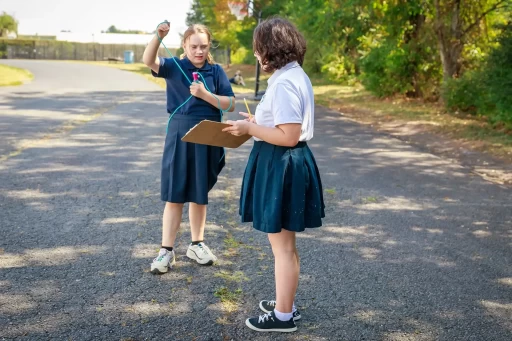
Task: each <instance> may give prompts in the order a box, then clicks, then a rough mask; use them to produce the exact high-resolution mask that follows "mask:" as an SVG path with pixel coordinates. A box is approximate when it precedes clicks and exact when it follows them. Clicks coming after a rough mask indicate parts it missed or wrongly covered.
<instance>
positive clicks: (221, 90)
mask: <svg viewBox="0 0 512 341" xmlns="http://www.w3.org/2000/svg"><path fill="white" fill-rule="evenodd" d="M217 78H218V83H217V84H218V86H217V91H216V92H217V95H219V96H228V97H234V96H235V94H234V93H233V88H232V87H231V83H229V79H228V75H226V72H225V71H224V69H223V68H222V67H221V66H220V65H219V64H217Z"/></svg>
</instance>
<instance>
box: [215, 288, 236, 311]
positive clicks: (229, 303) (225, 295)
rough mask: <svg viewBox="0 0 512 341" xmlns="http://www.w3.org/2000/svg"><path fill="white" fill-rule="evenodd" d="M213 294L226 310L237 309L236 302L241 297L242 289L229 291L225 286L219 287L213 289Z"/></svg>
mask: <svg viewBox="0 0 512 341" xmlns="http://www.w3.org/2000/svg"><path fill="white" fill-rule="evenodd" d="M213 295H214V296H215V297H218V298H219V299H220V301H221V303H222V307H223V309H224V310H225V311H226V312H233V311H236V310H237V309H238V302H239V301H240V298H241V297H242V289H236V290H234V291H230V290H229V289H228V288H226V287H221V288H218V289H217V290H215V293H214V294H213Z"/></svg>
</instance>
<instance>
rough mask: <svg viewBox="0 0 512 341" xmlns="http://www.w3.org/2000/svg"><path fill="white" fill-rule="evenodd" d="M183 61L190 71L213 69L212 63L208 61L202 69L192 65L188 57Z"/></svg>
mask: <svg viewBox="0 0 512 341" xmlns="http://www.w3.org/2000/svg"><path fill="white" fill-rule="evenodd" d="M182 60H183V64H184V65H185V67H186V68H187V69H189V70H199V71H210V70H211V69H212V66H211V65H210V63H208V61H205V62H204V65H203V66H202V67H195V66H194V64H192V62H191V61H190V60H189V59H188V57H185V58H183V59H182Z"/></svg>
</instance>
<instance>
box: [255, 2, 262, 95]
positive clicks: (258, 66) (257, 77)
mask: <svg viewBox="0 0 512 341" xmlns="http://www.w3.org/2000/svg"><path fill="white" fill-rule="evenodd" d="M260 23H261V9H260V10H259V12H258V25H259V24H260ZM255 80H256V81H255V83H256V84H255V87H254V99H255V100H260V97H259V95H260V94H259V89H260V62H259V61H258V58H256V77H255Z"/></svg>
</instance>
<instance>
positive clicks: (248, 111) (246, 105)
mask: <svg viewBox="0 0 512 341" xmlns="http://www.w3.org/2000/svg"><path fill="white" fill-rule="evenodd" d="M244 102H245V107H246V108H247V113H248V114H249V120H251V119H252V114H251V109H249V105H248V104H247V100H246V99H245V98H244Z"/></svg>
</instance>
